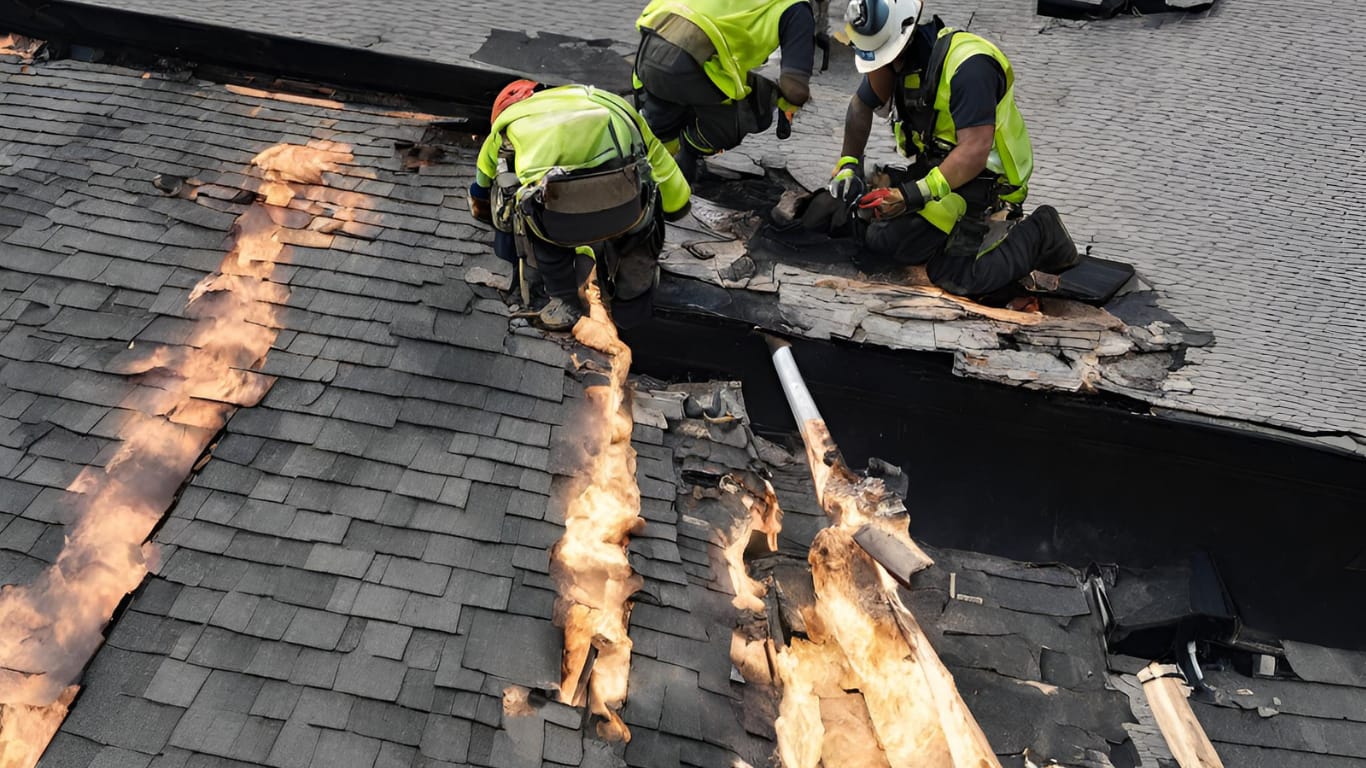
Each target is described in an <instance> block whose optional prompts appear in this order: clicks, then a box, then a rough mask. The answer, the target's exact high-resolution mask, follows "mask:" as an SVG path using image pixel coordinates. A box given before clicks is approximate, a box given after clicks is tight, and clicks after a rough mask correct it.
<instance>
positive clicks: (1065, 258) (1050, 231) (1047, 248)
mask: <svg viewBox="0 0 1366 768" xmlns="http://www.w3.org/2000/svg"><path fill="white" fill-rule="evenodd" d="M1029 218H1030V219H1033V220H1035V226H1036V227H1038V232H1039V255H1038V260H1037V261H1036V262H1035V263H1034V268H1035V269H1037V270H1039V271H1040V272H1049V273H1051V274H1057V273H1059V272H1064V271H1066V270H1069V269H1071V268H1072V267H1075V266H1077V264H1079V263H1081V254H1080V253H1077V246H1076V244H1075V243H1073V242H1072V236H1071V235H1069V234H1068V233H1067V227H1065V226H1063V223H1062V217H1061V216H1059V215H1058V212H1057V210H1056V209H1055V208H1053V206H1051V205H1041V206H1039V207H1038V208H1035V209H1034V212H1033V213H1031V214H1030V215H1029Z"/></svg>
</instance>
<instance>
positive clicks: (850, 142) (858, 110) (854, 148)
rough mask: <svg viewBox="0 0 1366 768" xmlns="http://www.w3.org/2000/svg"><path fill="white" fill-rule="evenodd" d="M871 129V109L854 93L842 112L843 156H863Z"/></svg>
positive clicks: (841, 152)
mask: <svg viewBox="0 0 1366 768" xmlns="http://www.w3.org/2000/svg"><path fill="white" fill-rule="evenodd" d="M872 130H873V110H872V108H871V107H869V106H868V105H867V104H864V103H863V100H862V99H860V98H859V97H858V94H854V96H852V97H851V98H850V99H849V109H847V110H846V111H845V113H844V148H843V149H842V150H841V151H840V154H841V155H842V156H844V157H858V158H862V157H863V152H864V150H866V149H867V148H868V134H869V133H871V132H872Z"/></svg>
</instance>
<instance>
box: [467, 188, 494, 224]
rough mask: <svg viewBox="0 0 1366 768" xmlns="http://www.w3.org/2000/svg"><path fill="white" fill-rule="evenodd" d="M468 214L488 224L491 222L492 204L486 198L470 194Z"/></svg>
mask: <svg viewBox="0 0 1366 768" xmlns="http://www.w3.org/2000/svg"><path fill="white" fill-rule="evenodd" d="M469 201H470V215H471V216H473V217H474V218H476V219H478V220H479V221H482V222H484V223H485V224H489V223H492V222H493V206H491V205H490V204H489V201H487V200H481V199H479V198H477V197H475V196H474V195H470V197H469Z"/></svg>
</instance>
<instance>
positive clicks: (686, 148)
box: [634, 0, 816, 180]
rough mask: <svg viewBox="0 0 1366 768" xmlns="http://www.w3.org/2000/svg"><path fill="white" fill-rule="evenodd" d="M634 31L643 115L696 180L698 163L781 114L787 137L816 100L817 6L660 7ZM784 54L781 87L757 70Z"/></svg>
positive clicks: (793, 2)
mask: <svg viewBox="0 0 1366 768" xmlns="http://www.w3.org/2000/svg"><path fill="white" fill-rule="evenodd" d="M636 27H637V28H638V29H639V30H640V33H641V39H640V48H639V50H638V51H637V52H636V68H635V78H634V79H635V87H636V96H637V98H638V99H639V102H638V103H639V104H640V111H641V113H642V114H644V115H645V119H646V120H647V121H649V123H650V128H651V129H652V130H653V131H654V132H655V135H656V136H658V137H659V138H660V140H661V141H663V142H664V143H665V144H666V145H668V146H669V147H670V150H671V151H673V152H675V153H676V155H677V159H678V164H679V167H681V168H682V169H683V173H684V174H685V175H686V176H687V177H688V179H689V180H691V179H692V178H693V174H694V173H696V170H695V169H696V166H697V162H698V160H699V159H700V158H701V157H704V156H706V155H711V154H715V153H716V152H719V151H721V150H725V149H730V148H732V147H735V146H738V145H739V144H740V141H741V140H742V139H743V138H744V137H745V136H747V135H749V134H751V133H757V132H759V131H764V130H767V129H768V127H769V126H770V125H772V124H773V118H774V116H775V113H777V112H781V113H782V115H783V117H782V122H781V123H780V128H782V127H783V126H787V127H788V128H790V125H791V119H792V117H793V116H794V115H795V114H796V112H797V110H798V109H799V108H800V107H801V106H802V105H803V104H805V103H806V101H807V99H808V98H809V97H810V81H811V68H812V63H813V61H814V58H815V51H816V21H815V16H814V15H813V13H812V9H811V2H810V0H653V2H651V3H650V4H649V5H647V6H646V7H645V10H644V11H643V12H642V13H641V14H640V18H639V19H638V20H637V21H636ZM780 46H781V48H782V61H781V74H780V77H779V80H778V82H777V83H776V84H775V83H774V82H773V81H771V80H769V79H767V78H765V77H761V76H759V75H757V74H755V73H754V72H753V70H754V69H756V68H758V67H760V66H762V65H763V64H764V62H765V61H767V60H768V57H769V55H770V54H772V53H773V52H774V51H775V50H778V48H779V47H780ZM775 108H776V109H775ZM779 137H780V138H783V137H785V133H783V132H782V131H781V130H780V132H779Z"/></svg>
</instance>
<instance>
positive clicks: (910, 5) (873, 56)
mask: <svg viewBox="0 0 1366 768" xmlns="http://www.w3.org/2000/svg"><path fill="white" fill-rule="evenodd" d="M922 7H923V3H921V2H920V0H849V6H848V7H847V8H846V9H845V11H844V31H845V34H847V35H849V41H850V42H852V43H853V44H854V66H855V67H857V68H858V71H860V72H872V71H873V70H875V69H878V68H880V67H885V66H887V65H888V64H891V63H892V61H893V60H895V59H896V57H897V56H899V55H901V51H902V50H903V49H904V48H905V47H906V45H907V43H909V42H910V41H911V35H913V34H915V23H916V21H917V20H919V19H920V11H921V8H922Z"/></svg>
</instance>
